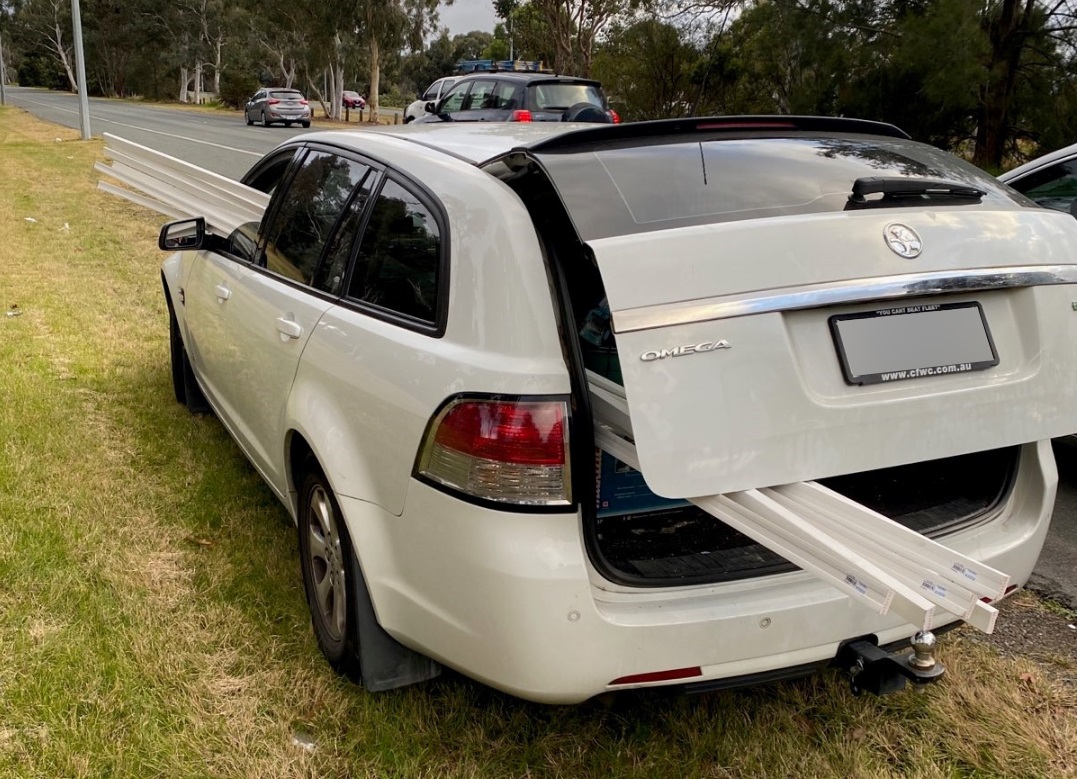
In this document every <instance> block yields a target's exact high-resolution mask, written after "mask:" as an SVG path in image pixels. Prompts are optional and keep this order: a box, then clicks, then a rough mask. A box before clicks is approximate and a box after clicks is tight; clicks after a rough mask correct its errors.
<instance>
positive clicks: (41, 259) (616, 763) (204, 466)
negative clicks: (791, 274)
mask: <svg viewBox="0 0 1077 779" xmlns="http://www.w3.org/2000/svg"><path fill="white" fill-rule="evenodd" d="M101 153H102V146H101V142H100V141H90V142H82V141H78V140H77V134H76V133H74V132H72V131H69V130H65V129H59V128H57V127H56V126H54V125H49V124H45V123H42V122H39V121H37V120H35V119H32V118H30V117H29V116H27V115H26V114H24V113H22V112H20V111H18V110H16V109H13V108H6V109H3V108H0V235H2V236H3V240H2V241H0V268H2V271H0V308H2V311H0V431H3V436H2V439H0V441H2V443H0V521H2V522H3V542H2V543H0V776H4V777H58V776H64V777H101V776H110V777H139V778H140V779H141V777H146V776H176V777H179V776H183V777H186V776H211V777H265V776H273V777H289V776H296V777H300V776H325V777H345V776H347V777H506V776H513V777H585V776H618V777H677V778H678V779H679V778H680V777H697V776H698V777H873V778H874V777H925V778H929V777H930V778H936V777H938V778H940V779H941V778H942V777H947V778H952V777H1022V778H1025V777H1044V778H1045V779H1046V778H1047V777H1064V776H1075V775H1077V687H1075V686H1074V685H1072V684H1067V683H1065V682H1063V681H1061V680H1060V679H1059V678H1057V677H1056V674H1054V673H1053V672H1051V670H1049V668H1047V667H1045V666H1042V665H1037V664H1035V663H1033V662H1031V661H1029V660H1026V659H1021V658H1017V659H1013V658H1005V657H1000V656H999V655H998V654H997V653H996V652H995V651H994V650H993V649H992V648H991V647H990V646H986V645H983V644H980V643H977V642H973V641H970V640H968V639H967V638H965V637H964V636H963V635H962V634H957V635H951V636H949V637H947V638H946V639H945V640H944V642H943V644H944V650H943V659H944V661H945V662H946V663H947V665H948V666H949V668H950V674H949V676H948V677H947V678H946V679H945V680H944V681H943V682H941V683H940V684H938V685H936V686H934V687H931V688H929V689H927V690H926V691H924V692H923V693H921V694H903V695H899V696H894V697H890V698H886V699H881V700H880V699H875V698H868V697H865V698H854V697H853V696H851V695H850V693H849V692H848V689H847V686H846V684H845V683H844V681H843V680H842V679H841V678H840V677H839V676H838V675H837V674H835V673H823V674H820V675H817V676H815V677H812V678H810V679H807V680H804V681H801V682H797V683H790V684H782V685H777V686H772V687H766V688H755V689H750V690H743V691H736V692H727V693H714V694H709V695H704V696H698V697H692V698H677V697H672V698H671V697H665V696H658V695H647V696H640V697H634V698H629V699H628V700H626V701H623V702H621V703H620V704H619V705H617V706H615V707H613V708H606V707H603V706H601V705H599V704H597V703H594V704H585V705H582V706H577V707H545V706H538V705H533V704H528V703H524V702H521V701H518V700H515V699H513V698H510V697H507V696H504V695H500V694H498V693H495V692H492V691H490V690H488V689H486V688H484V687H482V686H481V685H478V684H475V683H473V682H470V681H468V680H465V679H462V678H460V677H458V676H455V675H452V674H447V675H446V676H445V677H443V678H442V679H440V680H437V681H435V682H432V683H429V684H426V685H423V686H420V687H416V688H410V689H406V690H403V691H399V692H394V693H387V694H381V695H374V696H372V695H368V694H367V693H365V692H364V691H363V690H361V689H359V688H358V687H356V686H354V685H352V684H349V683H347V682H345V681H342V680H340V679H338V678H336V677H335V676H334V675H333V674H332V673H331V672H330V671H329V670H328V668H327V666H326V665H325V664H324V663H323V661H322V659H321V657H320V655H319V654H318V651H317V648H316V646H315V644H314V641H313V640H312V637H311V632H310V627H309V624H308V618H307V615H306V611H305V603H304V599H303V595H302V591H301V584H300V577H299V569H298V563H297V560H296V555H295V552H294V531H293V529H292V528H291V526H290V524H289V522H288V520H287V516H286V514H285V512H284V510H283V509H282V508H281V507H280V506H279V505H278V504H277V503H276V502H275V499H274V498H273V497H272V496H271V494H270V493H269V490H268V489H267V488H266V487H264V485H262V484H261V482H260V481H259V479H258V477H257V475H256V474H255V473H254V472H253V471H252V469H251V468H250V467H249V466H248V465H247V464H246V463H245V461H244V460H243V458H242V456H241V455H240V454H239V452H238V450H237V449H236V447H235V446H234V445H233V444H232V442H231V441H230V439H229V438H228V436H227V435H226V434H225V432H224V431H223V429H222V428H221V426H220V424H219V423H218V422H217V421H216V420H215V419H214V418H212V417H191V416H189V415H188V414H187V413H186V412H185V411H184V410H183V409H182V408H181V407H180V406H179V405H177V404H176V403H175V402H174V400H173V399H172V396H171V387H170V380H169V374H168V354H167V320H166V313H165V308H164V303H163V299H162V295H161V291H160V280H159V274H158V266H159V264H160V261H161V259H162V255H161V254H160V253H159V252H157V251H156V249H155V246H156V234H157V229H158V226H159V224H160V221H161V220H160V219H159V218H158V217H157V216H155V215H152V214H148V213H146V212H144V211H142V210H140V209H138V208H136V207H134V206H132V205H129V204H127V203H124V202H121V201H119V200H116V199H113V198H110V197H108V196H105V195H103V194H99V193H97V192H96V191H95V189H94V186H95V176H94V174H93V172H92V164H93V162H94V161H95V160H96V159H98V158H99V157H100V156H101ZM30 219H32V220H34V221H29V220H30ZM9 313H10V314H13V315H12V316H8V315H7V314H9ZM566 662H569V659H568V658H566ZM297 736H298V739H297ZM297 741H298V742H299V743H297ZM310 743H312V744H313V748H309V744H310Z"/></svg>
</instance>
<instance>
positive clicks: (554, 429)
mask: <svg viewBox="0 0 1077 779" xmlns="http://www.w3.org/2000/svg"><path fill="white" fill-rule="evenodd" d="M418 471H419V473H420V474H421V475H423V476H426V477H427V478H429V479H432V480H433V481H435V482H437V483H439V484H442V485H444V486H446V487H450V488H452V489H455V490H459V491H460V492H464V493H466V494H468V495H470V496H472V497H476V498H482V499H485V500H492V501H497V502H500V503H515V504H521V505H532V506H534V505H541V506H556V505H568V504H569V503H571V498H570V495H569V492H570V491H569V477H568V474H569V471H568V407H567V405H566V404H565V402H564V401H563V400H554V401H549V400H504V399H500V398H499V399H496V400H495V399H489V400H487V399H472V398H467V399H465V398H461V399H459V400H455V401H453V402H452V403H450V404H448V405H447V406H446V407H445V408H443V409H442V410H441V412H440V413H439V414H438V416H437V417H436V418H435V419H434V422H433V424H431V426H430V429H429V431H428V432H427V435H426V440H425V441H424V443H423V450H422V454H421V456H420V461H419V468H418Z"/></svg>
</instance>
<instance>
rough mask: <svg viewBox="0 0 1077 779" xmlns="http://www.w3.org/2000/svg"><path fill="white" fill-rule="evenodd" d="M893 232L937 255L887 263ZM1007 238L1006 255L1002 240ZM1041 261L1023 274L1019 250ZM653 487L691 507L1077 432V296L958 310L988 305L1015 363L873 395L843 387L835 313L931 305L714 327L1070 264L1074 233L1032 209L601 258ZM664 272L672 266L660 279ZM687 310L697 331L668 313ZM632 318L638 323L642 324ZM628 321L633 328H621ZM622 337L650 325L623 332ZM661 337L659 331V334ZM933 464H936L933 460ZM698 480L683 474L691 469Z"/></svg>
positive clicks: (725, 237)
mask: <svg viewBox="0 0 1077 779" xmlns="http://www.w3.org/2000/svg"><path fill="white" fill-rule="evenodd" d="M895 221H901V222H902V223H903V224H907V225H909V226H911V227H912V228H913V229H915V230H916V231H918V232H919V234H920V235H921V237H922V239H923V243H924V247H925V248H924V252H923V254H921V255H920V256H919V257H918V258H916V259H915V260H912V261H910V260H906V259H903V258H901V257H899V256H898V255H896V254H895V253H893V252H892V251H890V249H889V248H888V247H887V245H886V243H885V241H884V239H883V229H884V228H885V227H886V226H887V225H888V224H891V223H893V222H895ZM999 236H1006V238H1007V240H999ZM1015 245H1022V246H1035V247H1036V251H1035V252H1034V253H1032V252H1029V253H1027V254H1025V255H1023V256H1021V257H1015V256H1014V253H1013V246H1015ZM591 246H592V248H593V249H594V251H595V255H596V257H597V260H598V263H599V267H600V269H601V270H602V274H603V278H604V279H605V281H606V292H607V295H608V297H609V301H610V308H611V312H612V316H613V329H614V332H615V333H616V334H617V335H616V337H617V342H618V347H619V351H620V354H621V355H622V359H621V368H622V371H623V374H624V381H625V389H626V394H627V398H628V403H629V408H630V412H631V416H632V419H633V432H634V435H635V439H636V447H637V451H638V453H639V456H640V461H641V465H642V472H643V474H644V477H645V478H646V479H647V483H648V485H649V486H650V487H651V489H652V490H654V491H655V492H657V493H658V494H660V495H664V496H667V497H677V498H679V497H695V496H703V495H712V494H718V493H724V492H734V491H737V490H745V489H752V488H756V487H760V486H771V485H778V484H787V483H790V482H797V481H806V480H809V479H818V478H824V477H828V476H835V475H839V474H844V473H853V472H858V471H864V470H873V469H877V468H882V467H886V466H890V465H896V464H903V463H910V462H917V461H920V460H923V459H925V456H926V457H930V458H941V457H950V456H953V455H958V454H966V453H969V452H975V451H981V450H985V449H996V448H1000V447H1003V446H1010V445H1013V444H1020V443H1026V442H1028V441H1033V440H1039V439H1044V438H1050V437H1052V436H1058V435H1062V434H1065V433H1067V432H1069V431H1072V430H1075V429H1077V404H1075V403H1072V402H1071V392H1070V390H1069V388H1071V387H1073V386H1075V385H1077V362H1074V361H1073V360H1071V359H1069V358H1068V355H1069V354H1070V353H1071V351H1072V344H1073V343H1075V342H1077V317H1075V316H1074V314H1073V310H1072V306H1071V303H1072V301H1073V300H1074V296H1075V294H1077V291H1075V289H1074V287H1073V286H1070V285H1060V286H1040V287H1034V288H1031V289H1009V290H992V291H987V292H978V293H968V294H961V295H956V296H954V295H950V296H947V297H946V298H945V300H946V302H964V301H970V302H978V303H980V304H981V305H982V306H983V310H984V312H985V315H986V319H987V322H988V326H989V328H990V331H991V334H992V336H993V337H994V339H995V344H996V347H997V349H998V352H999V354H1000V355H1001V356H1002V357H1001V362H1000V364H999V365H998V366H997V367H995V368H993V369H991V370H990V371H989V372H988V373H984V372H980V371H971V372H967V373H955V374H950V375H945V376H931V377H924V378H917V379H908V380H902V381H895V382H892V383H886V384H876V385H873V386H850V385H848V384H846V383H845V381H844V378H843V375H842V371H841V365H840V362H839V360H838V357H837V353H836V350H835V345H834V341H833V338H832V337H831V334H830V330H829V327H828V324H827V320H828V318H829V317H830V316H831V315H833V314H837V313H852V312H859V311H872V310H877V309H883V308H887V307H889V306H891V305H892V306H915V305H931V304H935V303H938V302H939V299H938V298H937V297H935V296H920V297H915V296H914V297H904V298H901V299H900V300H895V301H886V302H880V301H879V300H878V299H872V300H871V301H870V302H865V303H859V304H849V305H845V306H830V307H827V308H821V309H806V310H794V311H774V312H770V313H762V314H755V315H751V316H735V317H732V318H716V317H711V316H707V315H706V306H707V303H708V301H709V300H710V299H712V298H714V299H720V300H721V301H722V302H725V303H729V301H730V300H732V301H735V300H736V298H737V295H738V294H740V293H752V294H753V295H758V294H760V293H764V292H766V291H767V290H774V289H779V290H782V293H783V294H784V295H787V296H792V295H795V294H796V292H797V290H798V289H799V288H802V287H804V286H805V285H809V284H819V285H821V286H824V287H825V286H826V285H827V284H828V283H833V284H834V285H839V284H847V285H849V286H851V287H852V288H853V289H855V285H856V284H857V283H861V282H858V281H857V280H858V279H859V280H864V279H869V280H870V279H881V278H884V277H887V276H894V275H899V274H907V273H910V272H911V271H913V270H915V271H917V272H923V273H928V272H932V271H945V270H956V271H962V270H970V269H973V268H1008V267H1009V266H1012V265H1014V264H1015V263H1020V264H1022V265H1025V263H1027V264H1028V266H1031V267H1035V266H1036V265H1040V264H1042V265H1043V266H1045V267H1049V266H1053V265H1055V264H1066V263H1069V262H1071V261H1072V257H1073V247H1074V246H1077V222H1075V221H1074V220H1073V219H1072V218H1071V217H1069V216H1068V215H1063V214H1057V213H1053V212H1049V211H1038V210H1034V209H1025V210H1021V211H1013V210H1010V211H1004V212H998V211H993V210H979V211H969V210H962V211H949V212H947V211H936V212H931V211H917V212H909V213H895V212H894V211H893V210H890V209H887V210H885V212H880V211H867V212H863V211H862V212H852V213H848V212H847V213H839V214H827V215H821V216H810V217H800V218H788V217H787V218H783V219H781V220H780V222H777V223H775V222H772V221H770V220H755V221H751V222H730V223H726V224H720V225H710V226H704V227H689V228H682V229H680V230H676V231H668V230H667V231H661V232H656V233H645V234H643V235H633V236H627V237H620V238H611V239H604V240H597V241H593V242H592V244H591ZM659 255H660V256H662V257H663V261H662V262H661V263H658V262H655V257H656V256H659ZM682 301H690V302H691V303H692V305H693V306H698V307H699V309H700V311H701V312H702V313H700V314H699V316H698V320H699V321H689V322H687V323H683V324H680V323H678V324H670V325H666V326H662V323H664V322H669V321H673V320H676V319H677V317H678V316H679V314H680V313H681V312H680V310H679V309H678V308H677V307H676V306H674V307H671V308H668V309H664V308H663V304H668V303H672V304H680V303H681V302H682ZM629 314H633V315H634V318H631V317H629V316H628V315H629ZM619 317H620V318H621V319H619ZM623 320H630V321H638V322H640V324H639V326H638V327H639V329H635V330H633V331H631V332H625V322H624V321H623ZM648 321H653V322H655V323H657V324H656V326H654V327H649V328H647V327H646V323H647V322H648ZM718 341H726V342H727V343H728V346H729V348H722V349H715V350H713V351H708V352H702V353H692V354H687V355H682V356H676V357H669V358H665V359H652V360H649V361H644V360H643V359H641V356H642V355H644V354H647V353H650V352H655V351H659V352H660V351H661V350H670V349H673V348H675V347H678V346H682V345H694V344H701V343H702V344H713V343H715V342H718ZM928 453H930V454H928ZM686 462H688V463H691V467H685V463H686Z"/></svg>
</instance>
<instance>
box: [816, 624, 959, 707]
mask: <svg viewBox="0 0 1077 779" xmlns="http://www.w3.org/2000/svg"><path fill="white" fill-rule="evenodd" d="M910 643H911V644H912V651H911V652H907V653H903V652H894V653H890V652H887V651H886V650H885V649H880V648H879V646H878V645H877V644H876V643H873V642H872V640H871V639H870V638H858V639H855V640H853V641H849V642H848V643H846V644H843V645H842V646H841V648H840V649H839V650H838V655H837V657H835V658H834V663H835V665H837V666H838V667H839V668H842V669H844V670H845V672H846V673H848V674H849V689H851V690H852V692H853V695H860V694H861V693H864V692H870V693H874V694H875V695H887V694H889V693H892V692H899V691H900V690H903V689H904V688H905V683H906V682H912V683H913V684H915V685H925V684H931V683H932V682H937V681H938V680H939V679H941V678H942V675H943V674H944V673H946V668H945V666H943V664H942V663H940V662H938V661H937V660H936V659H935V634H934V633H932V632H930V631H921V632H919V633H917V634H916V635H915V636H913V637H912V641H911V642H910Z"/></svg>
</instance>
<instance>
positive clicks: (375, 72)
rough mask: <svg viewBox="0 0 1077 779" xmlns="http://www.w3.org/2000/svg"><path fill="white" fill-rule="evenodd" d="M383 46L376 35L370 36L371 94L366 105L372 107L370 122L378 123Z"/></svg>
mask: <svg viewBox="0 0 1077 779" xmlns="http://www.w3.org/2000/svg"><path fill="white" fill-rule="evenodd" d="M380 57H381V47H380V46H378V41H377V39H375V38H374V37H371V38H370V94H369V95H368V96H367V101H366V105H367V108H369V109H370V122H371V123H373V124H377V123H378V105H379V103H380V101H379V100H378V93H379V91H380V89H381V59H380Z"/></svg>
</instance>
